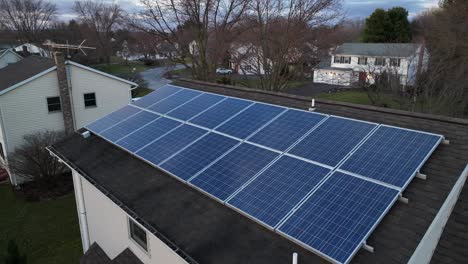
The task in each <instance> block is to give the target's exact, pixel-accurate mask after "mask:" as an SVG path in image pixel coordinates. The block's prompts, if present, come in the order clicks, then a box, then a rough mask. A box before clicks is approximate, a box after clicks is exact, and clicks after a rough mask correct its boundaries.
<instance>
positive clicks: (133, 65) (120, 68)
mask: <svg viewBox="0 0 468 264" xmlns="http://www.w3.org/2000/svg"><path fill="white" fill-rule="evenodd" d="M94 68H96V69H97V70H100V71H103V72H106V73H109V74H114V75H120V74H129V73H132V72H142V71H145V70H147V69H149V68H152V67H151V66H146V65H144V64H143V63H138V62H129V63H128V65H126V64H125V63H119V64H100V65H96V66H94ZM133 69H135V70H133Z"/></svg>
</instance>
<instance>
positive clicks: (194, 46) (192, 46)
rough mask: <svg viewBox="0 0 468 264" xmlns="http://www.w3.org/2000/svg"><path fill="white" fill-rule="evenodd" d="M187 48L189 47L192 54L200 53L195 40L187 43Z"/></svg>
mask: <svg viewBox="0 0 468 264" xmlns="http://www.w3.org/2000/svg"><path fill="white" fill-rule="evenodd" d="M188 48H189V53H190V54H191V55H192V56H198V55H199V54H200V51H199V50H198V44H197V42H196V41H195V40H192V41H191V42H190V43H189V44H188Z"/></svg>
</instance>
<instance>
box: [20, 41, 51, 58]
mask: <svg viewBox="0 0 468 264" xmlns="http://www.w3.org/2000/svg"><path fill="white" fill-rule="evenodd" d="M14 50H15V51H16V52H17V53H19V54H21V55H23V57H27V56H29V55H36V56H41V57H48V58H50V57H52V56H51V54H50V52H49V51H47V50H45V49H43V48H41V47H38V46H36V45H34V44H31V43H24V44H21V45H19V46H17V47H15V48H14Z"/></svg>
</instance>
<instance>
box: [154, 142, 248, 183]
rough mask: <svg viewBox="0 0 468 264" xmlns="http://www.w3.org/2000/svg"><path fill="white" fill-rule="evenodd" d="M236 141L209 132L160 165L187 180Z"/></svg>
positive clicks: (235, 143)
mask: <svg viewBox="0 0 468 264" xmlns="http://www.w3.org/2000/svg"><path fill="white" fill-rule="evenodd" d="M238 143H239V141H237V140H234V139H232V138H228V137H225V136H222V135H219V134H215V133H210V134H208V135H206V136H205V137H203V138H201V139H200V140H198V141H197V142H195V143H194V144H193V145H190V146H189V147H188V148H186V149H184V150H183V151H181V152H180V153H178V154H177V155H175V156H174V157H172V158H170V159H169V160H167V161H165V162H164V163H163V164H161V167H162V168H163V169H165V170H167V171H169V172H171V173H172V174H174V175H176V176H177V177H179V178H181V179H183V180H188V179H189V178H190V177H192V176H194V175H195V174H196V173H197V172H199V171H200V170H201V169H203V168H204V167H205V166H207V165H209V164H210V163H211V162H213V161H215V160H216V159H217V158H218V157H220V156H221V155H223V154H224V153H225V152H226V151H228V150H229V149H231V148H232V147H234V146H235V145H237V144H238Z"/></svg>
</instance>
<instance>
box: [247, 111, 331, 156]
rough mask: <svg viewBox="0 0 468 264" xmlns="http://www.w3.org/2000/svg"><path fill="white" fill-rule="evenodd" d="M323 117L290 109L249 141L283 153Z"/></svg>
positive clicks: (323, 116)
mask: <svg viewBox="0 0 468 264" xmlns="http://www.w3.org/2000/svg"><path fill="white" fill-rule="evenodd" d="M325 117H326V116H325V115H320V114H315V113H307V112H304V111H298V110H292V109H290V110H288V111H287V112H286V113H284V114H282V115H281V116H280V117H278V118H277V119H276V120H275V121H273V122H271V123H270V124H269V125H267V126H266V127H264V128H262V130H260V131H258V132H257V133H256V134H255V135H254V136H253V137H252V138H250V139H249V141H251V142H254V143H257V144H261V145H264V146H267V147H270V148H273V149H278V150H281V151H285V150H286V149H287V148H288V147H290V146H291V145H292V144H293V143H294V142H296V141H297V140H298V139H299V138H300V137H301V136H303V135H304V134H305V133H306V132H308V131H309V130H310V129H312V128H313V127H314V126H315V125H317V124H318V123H319V122H320V121H321V120H322V119H324V118H325Z"/></svg>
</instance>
